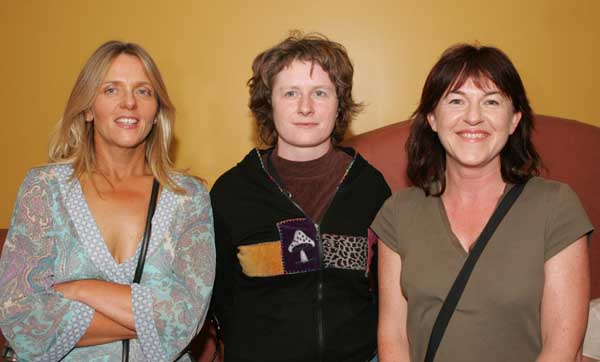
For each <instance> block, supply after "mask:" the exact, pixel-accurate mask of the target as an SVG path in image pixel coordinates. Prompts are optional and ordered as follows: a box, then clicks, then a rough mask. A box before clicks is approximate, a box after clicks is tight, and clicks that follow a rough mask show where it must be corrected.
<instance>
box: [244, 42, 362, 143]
mask: <svg viewBox="0 0 600 362" xmlns="http://www.w3.org/2000/svg"><path fill="white" fill-rule="evenodd" d="M294 60H301V61H306V62H310V63H313V64H314V63H317V64H319V65H320V66H321V68H323V70H324V71H325V72H326V73H327V74H328V75H329V79H330V80H331V82H332V83H333V84H334V85H335V91H336V94H337V97H338V116H337V119H336V121H335V126H334V128H333V133H332V135H331V137H332V141H333V143H334V144H337V143H339V142H341V141H342V139H343V138H344V133H346V130H347V129H348V125H349V124H350V121H351V120H352V118H353V117H354V116H355V115H356V114H358V113H359V112H360V110H361V108H362V105H361V104H360V103H356V102H355V101H354V99H352V77H353V75H354V67H353V66H352V63H351V62H350V58H349V57H348V53H347V52H346V49H345V48H344V46H343V45H341V44H339V43H336V42H333V41H331V40H329V39H327V37H325V36H324V35H321V34H318V33H311V34H306V35H304V34H303V33H301V32H299V31H293V32H291V33H290V36H289V37H288V38H287V39H285V40H284V41H282V42H281V43H279V44H277V45H275V46H274V47H272V48H270V49H267V50H265V51H264V52H262V53H260V54H259V55H258V56H256V58H254V62H253V63H252V78H250V79H249V80H248V86H249V87H250V103H249V107H250V110H251V111H252V115H253V116H254V119H255V120H256V124H257V126H258V133H259V137H260V140H261V141H262V142H264V143H265V144H267V145H269V146H273V145H275V143H276V142H277V129H276V128H275V122H274V120H273V107H272V105H271V93H272V86H273V81H274V79H275V76H276V75H277V74H278V73H279V72H280V71H281V70H282V69H283V68H285V67H287V66H289V65H290V64H291V63H292V62H293V61H294Z"/></svg>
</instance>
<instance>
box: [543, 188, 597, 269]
mask: <svg viewBox="0 0 600 362" xmlns="http://www.w3.org/2000/svg"><path fill="white" fill-rule="evenodd" d="M549 197H550V199H551V200H552V201H551V202H550V204H549V205H548V207H549V210H550V211H549V212H550V215H549V217H548V221H547V223H546V233H545V245H544V260H549V259H550V258H552V257H553V256H554V255H556V254H558V253H559V252H560V251H562V250H563V249H565V248H566V247H567V246H569V245H571V244H572V243H573V242H575V241H577V240H578V239H579V238H581V237H582V236H584V235H587V234H590V233H591V232H592V231H593V230H594V227H593V226H592V223H591V222H590V219H589V218H588V216H587V214H586V212H585V210H584V209H583V206H582V205H581V201H579V198H578V197H577V194H576V193H575V191H573V189H571V188H570V187H569V186H568V185H566V184H560V183H557V184H556V189H555V190H552V192H551V194H550V196H549Z"/></svg>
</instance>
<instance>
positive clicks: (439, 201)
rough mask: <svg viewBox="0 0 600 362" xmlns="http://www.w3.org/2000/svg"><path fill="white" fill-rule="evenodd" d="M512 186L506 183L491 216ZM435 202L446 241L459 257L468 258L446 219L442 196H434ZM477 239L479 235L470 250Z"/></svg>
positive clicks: (448, 220) (448, 219) (446, 214)
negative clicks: (446, 236)
mask: <svg viewBox="0 0 600 362" xmlns="http://www.w3.org/2000/svg"><path fill="white" fill-rule="evenodd" d="M513 186H514V185H513V184H509V183H507V184H506V185H505V187H504V191H503V192H502V195H500V197H499V198H498V201H496V206H494V210H493V211H492V215H493V214H494V212H495V211H496V209H497V208H498V205H499V204H500V201H502V199H503V198H504V196H506V193H507V192H508V191H509V190H510V189H511V188H512V187H513ZM434 197H435V198H436V199H437V200H436V207H437V209H438V211H439V215H440V221H441V223H442V226H443V228H444V230H445V232H446V235H448V239H449V241H450V244H451V245H452V247H453V249H455V250H456V251H457V252H458V253H459V255H460V256H461V258H463V259H466V258H467V257H468V256H469V251H467V250H465V248H463V246H462V244H461V243H460V240H459V239H458V237H457V236H456V234H455V233H454V231H453V230H452V224H450V218H449V217H448V213H447V212H446V206H445V205H444V201H442V196H441V195H440V196H434ZM490 217H491V215H490ZM488 222H489V218H488V220H487V221H486V222H485V224H484V225H483V228H485V225H487V223H488ZM483 228H482V229H481V231H480V232H479V233H480V234H481V232H482V231H483ZM477 239H479V235H478V236H477V238H475V240H474V241H473V243H472V244H471V248H473V245H475V242H477Z"/></svg>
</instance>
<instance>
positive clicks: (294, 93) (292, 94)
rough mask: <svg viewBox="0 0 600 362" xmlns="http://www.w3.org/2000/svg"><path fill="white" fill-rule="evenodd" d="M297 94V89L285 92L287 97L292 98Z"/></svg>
mask: <svg viewBox="0 0 600 362" xmlns="http://www.w3.org/2000/svg"><path fill="white" fill-rule="evenodd" d="M296 94H297V93H296V91H293V90H291V91H287V92H285V93H283V96H284V97H286V98H291V97H294V96H295V95H296Z"/></svg>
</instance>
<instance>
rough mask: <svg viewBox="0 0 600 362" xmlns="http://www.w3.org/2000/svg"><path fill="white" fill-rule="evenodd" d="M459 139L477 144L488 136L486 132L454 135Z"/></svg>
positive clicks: (463, 132)
mask: <svg viewBox="0 0 600 362" xmlns="http://www.w3.org/2000/svg"><path fill="white" fill-rule="evenodd" d="M456 134H457V135H458V136H459V137H460V138H462V139H464V140H466V141H469V142H477V141H482V140H484V139H486V138H488V137H489V136H490V134H489V133H488V132H483V131H461V132H457V133H456Z"/></svg>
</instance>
